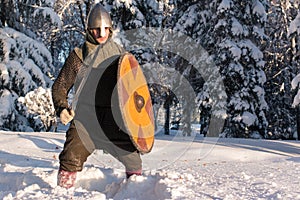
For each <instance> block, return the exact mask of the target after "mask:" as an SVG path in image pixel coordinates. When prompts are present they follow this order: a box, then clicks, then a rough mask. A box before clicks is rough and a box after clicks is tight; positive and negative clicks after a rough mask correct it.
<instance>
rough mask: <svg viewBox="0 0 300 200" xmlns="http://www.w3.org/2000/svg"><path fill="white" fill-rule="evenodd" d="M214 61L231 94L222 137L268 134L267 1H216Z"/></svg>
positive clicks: (263, 135) (228, 94)
mask: <svg viewBox="0 0 300 200" xmlns="http://www.w3.org/2000/svg"><path fill="white" fill-rule="evenodd" d="M216 15H217V16H216V17H213V18H215V19H217V21H216V23H215V24H214V27H212V28H211V29H210V31H211V32H212V33H213V36H212V37H214V38H215V40H214V42H215V44H216V46H215V47H214V48H215V55H216V57H215V63H216V65H217V66H218V67H219V68H220V73H221V75H222V77H223V82H224V85H225V90H226V94H227V96H228V104H227V115H228V116H227V119H226V122H225V126H224V130H223V136H226V137H265V134H266V128H267V119H266V117H265V112H266V110H267V108H268V106H267V104H266V102H265V97H264V95H265V94H264V89H263V87H264V83H265V81H266V76H265V73H264V71H263V67H264V64H265V62H264V58H263V53H262V51H261V48H262V47H261V44H262V43H263V41H264V40H265V39H266V38H265V34H264V24H265V23H266V20H267V17H266V16H267V15H266V8H265V2H264V1H259V0H255V1H235V0H222V1H221V3H219V4H217V10H216Z"/></svg>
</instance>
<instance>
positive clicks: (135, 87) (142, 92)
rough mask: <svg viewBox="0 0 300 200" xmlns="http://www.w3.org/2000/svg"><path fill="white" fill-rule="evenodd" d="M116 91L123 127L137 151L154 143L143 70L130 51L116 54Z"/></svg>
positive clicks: (144, 151)
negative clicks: (117, 63)
mask: <svg viewBox="0 0 300 200" xmlns="http://www.w3.org/2000/svg"><path fill="white" fill-rule="evenodd" d="M117 90H118V96H119V106H120V110H121V116H122V118H123V122H124V125H125V128H126V129H127V131H128V133H129V136H130V138H131V140H132V142H133V143H134V144H135V146H136V148H137V149H138V150H139V151H140V152H141V153H148V152H150V151H151V149H152V147H153V144H154V116H153V109H152V102H151V97H150V92H149V89H148V85H147V82H146V79H145V76H144V74H143V71H142V69H141V67H140V65H139V63H138V61H137V60H136V58H135V57H134V56H133V55H132V54H131V53H125V54H124V55H122V56H121V57H120V60H119V67H118V82H117Z"/></svg>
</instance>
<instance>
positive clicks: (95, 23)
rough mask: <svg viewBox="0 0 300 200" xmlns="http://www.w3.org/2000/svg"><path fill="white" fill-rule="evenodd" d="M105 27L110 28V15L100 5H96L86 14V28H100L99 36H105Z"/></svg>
mask: <svg viewBox="0 0 300 200" xmlns="http://www.w3.org/2000/svg"><path fill="white" fill-rule="evenodd" d="M107 27H108V28H110V29H111V28H112V21H111V18H110V15H109V13H108V12H107V10H105V8H104V7H103V6H102V5H101V4H100V3H97V4H95V5H94V7H93V8H92V9H91V10H90V12H89V14H88V19H87V28H88V29H91V28H100V36H105V28H107Z"/></svg>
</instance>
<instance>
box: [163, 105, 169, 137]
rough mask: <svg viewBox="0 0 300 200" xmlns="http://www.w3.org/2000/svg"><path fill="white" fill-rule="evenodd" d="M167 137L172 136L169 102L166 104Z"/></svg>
mask: <svg viewBox="0 0 300 200" xmlns="http://www.w3.org/2000/svg"><path fill="white" fill-rule="evenodd" d="M164 107H165V113H166V115H165V126H164V128H165V135H170V104H169V103H168V102H166V103H165V106H164Z"/></svg>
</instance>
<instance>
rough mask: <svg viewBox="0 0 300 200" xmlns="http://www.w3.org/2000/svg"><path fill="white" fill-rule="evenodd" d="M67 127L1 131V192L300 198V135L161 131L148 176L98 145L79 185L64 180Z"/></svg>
mask: <svg viewBox="0 0 300 200" xmlns="http://www.w3.org/2000/svg"><path fill="white" fill-rule="evenodd" d="M64 139H65V135H64V134H63V133H24V132H19V133H18V132H4V131H3V132H0V147H1V149H0V199H4V200H8V199H18V200H19V199H22V200H23V199H37V200H40V199H50V200H54V199H84V200H85V199H97V200H98V199H100V200H101V199H143V200H147V199H149V200H152V199H153V200H157V199H284V200H286V199H293V200H294V199H300V187H299V186H300V142H299V141H266V140H246V139H217V138H203V137H201V136H194V137H192V138H184V137H181V136H180V134H179V135H178V134H176V132H172V134H171V136H164V135H163V134H161V133H157V135H156V141H155V146H154V149H153V151H152V152H151V153H150V154H147V155H144V156H143V157H142V158H143V162H144V172H143V176H133V177H131V178H130V179H129V180H126V179H125V173H124V169H123V167H122V166H121V165H120V163H118V162H117V161H116V160H115V159H114V158H112V157H111V156H110V155H108V154H105V153H103V152H102V151H100V150H97V151H95V152H94V153H93V154H92V155H91V156H90V157H89V159H88V161H87V162H86V164H85V167H84V170H83V171H82V172H80V173H79V174H78V180H77V184H76V186H75V188H71V189H69V190H67V189H64V188H61V187H58V186H56V175H57V168H58V165H59V163H58V162H59V161H58V155H59V153H60V151H61V150H62V146H63V143H64Z"/></svg>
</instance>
